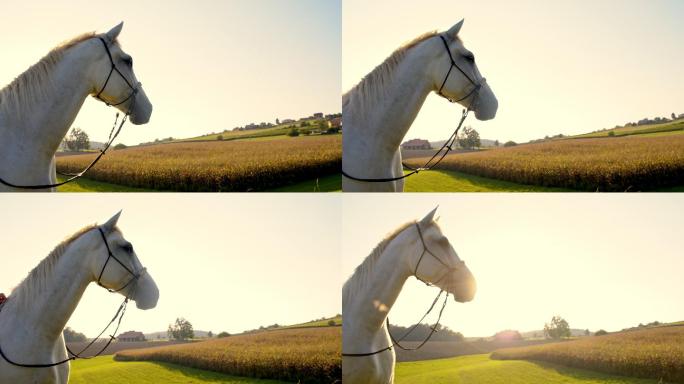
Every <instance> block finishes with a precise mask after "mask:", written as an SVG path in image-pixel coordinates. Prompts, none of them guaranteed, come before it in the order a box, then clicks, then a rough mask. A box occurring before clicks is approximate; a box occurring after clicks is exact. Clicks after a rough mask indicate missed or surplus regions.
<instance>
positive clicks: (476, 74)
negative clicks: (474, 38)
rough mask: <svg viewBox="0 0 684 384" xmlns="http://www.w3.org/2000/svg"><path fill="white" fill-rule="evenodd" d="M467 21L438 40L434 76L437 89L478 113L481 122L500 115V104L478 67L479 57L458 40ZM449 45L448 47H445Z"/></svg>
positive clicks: (436, 41)
mask: <svg viewBox="0 0 684 384" xmlns="http://www.w3.org/2000/svg"><path fill="white" fill-rule="evenodd" d="M462 26H463V20H461V21H459V22H458V23H457V24H456V25H454V26H453V27H451V28H450V29H449V30H448V31H446V32H444V33H442V34H441V35H440V36H439V40H437V39H434V40H435V42H434V44H435V47H438V48H436V50H435V53H436V56H435V58H434V61H433V62H434V63H435V65H433V66H432V67H431V69H430V76H431V78H432V81H433V87H434V89H435V90H436V91H437V92H438V93H440V94H441V95H442V96H444V97H446V98H447V99H449V100H451V101H453V102H458V103H459V104H461V105H462V106H464V107H466V108H469V109H470V110H472V111H473V112H475V117H477V119H478V120H490V119H493V118H494V117H495V116H496V111H497V109H498V107H499V102H498V101H497V100H496V96H494V92H492V89H491V88H490V87H489V84H487V81H486V80H485V78H484V77H482V75H481V74H480V70H479V69H478V68H477V64H475V55H474V54H473V53H472V52H471V51H469V50H468V49H466V48H465V46H464V45H463V42H462V41H461V39H460V38H459V37H458V33H459V31H460V30H461V27H462ZM445 42H446V44H445Z"/></svg>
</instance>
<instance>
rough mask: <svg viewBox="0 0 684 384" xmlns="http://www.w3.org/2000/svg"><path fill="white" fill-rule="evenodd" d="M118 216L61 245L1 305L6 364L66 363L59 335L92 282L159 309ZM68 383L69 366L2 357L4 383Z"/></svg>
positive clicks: (154, 291)
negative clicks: (32, 365) (46, 365)
mask: <svg viewBox="0 0 684 384" xmlns="http://www.w3.org/2000/svg"><path fill="white" fill-rule="evenodd" d="M120 214H121V212H119V213H117V214H116V215H114V217H112V218H111V219H109V221H107V222H106V223H105V224H103V225H101V226H99V227H98V226H89V227H86V228H83V229H82V230H80V231H78V232H77V233H75V234H73V235H72V236H71V237H70V238H69V239H67V240H65V241H64V242H62V243H61V244H59V245H58V246H57V247H56V248H55V249H54V250H53V251H52V252H51V253H50V255H49V256H48V257H46V258H45V259H44V260H43V261H42V262H41V263H40V264H38V266H37V267H36V268H34V269H33V271H31V273H29V275H28V276H27V277H26V279H25V280H24V281H23V282H22V283H21V284H19V285H18V286H17V287H16V288H15V289H14V290H13V292H12V294H11V295H10V296H9V297H8V298H7V300H6V301H5V303H4V304H3V305H2V306H1V307H0V349H1V350H2V352H3V354H4V355H5V356H6V357H7V358H8V359H9V360H12V361H13V362H15V363H19V364H49V363H55V362H59V361H63V360H65V359H67V351H66V349H65V343H64V338H63V337H62V331H63V329H64V326H65V325H66V323H67V321H68V320H69V317H70V316H71V314H72V313H73V312H74V310H75V309H76V306H77V305H78V302H79V301H80V299H81V296H82V295H83V293H84V292H85V290H86V288H87V287H88V285H89V284H90V283H92V282H98V283H99V284H101V285H102V286H103V287H104V288H107V289H109V290H111V291H116V292H118V293H120V294H121V295H123V296H126V297H128V298H130V299H131V300H134V301H135V303H136V306H137V307H138V308H140V309H150V308H154V307H155V306H156V305H157V300H158V299H159V290H158V289H157V285H156V284H155V282H154V280H153V279H152V277H151V276H150V275H149V274H148V273H146V269H145V268H143V266H142V264H141V263H140V260H138V256H137V255H136V254H135V252H134V251H133V246H132V245H131V243H129V242H128V241H126V240H125V239H124V237H123V235H122V233H121V231H120V230H119V229H118V228H117V227H116V222H117V220H118V219H119V215H120ZM76 353H78V352H76ZM68 380H69V363H68V362H67V363H65V364H61V365H57V366H54V367H49V368H25V367H18V366H15V365H13V364H10V363H9V362H8V361H7V360H6V359H5V358H3V357H0V383H2V384H10V383H26V384H29V383H31V384H66V383H67V382H68Z"/></svg>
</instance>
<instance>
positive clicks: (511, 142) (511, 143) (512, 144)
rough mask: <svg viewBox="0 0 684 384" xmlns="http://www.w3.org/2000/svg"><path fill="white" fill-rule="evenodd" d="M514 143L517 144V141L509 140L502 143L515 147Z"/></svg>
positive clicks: (505, 145)
mask: <svg viewBox="0 0 684 384" xmlns="http://www.w3.org/2000/svg"><path fill="white" fill-rule="evenodd" d="M516 145H518V143H516V142H515V141H510V140H509V141H507V142H505V143H504V147H515V146H516Z"/></svg>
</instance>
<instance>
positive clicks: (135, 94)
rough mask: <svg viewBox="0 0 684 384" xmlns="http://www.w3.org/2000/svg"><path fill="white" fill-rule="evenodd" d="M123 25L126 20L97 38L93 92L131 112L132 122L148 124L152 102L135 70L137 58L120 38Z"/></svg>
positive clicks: (95, 41) (94, 42)
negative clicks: (127, 50)
mask: <svg viewBox="0 0 684 384" xmlns="http://www.w3.org/2000/svg"><path fill="white" fill-rule="evenodd" d="M122 28H123V22H121V23H120V24H119V25H117V26H116V27H114V28H112V29H111V30H110V31H109V32H107V33H104V34H101V35H97V36H96V37H97V38H96V39H93V44H96V45H94V46H96V47H97V48H96V49H97V56H96V57H97V60H96V65H95V66H94V69H93V73H92V74H91V77H92V79H93V82H94V86H93V89H92V94H93V96H95V97H97V98H98V99H100V100H102V101H104V102H105V103H107V105H111V106H113V107H116V108H117V109H118V110H120V111H121V112H123V113H129V114H130V120H131V123H133V124H145V123H147V122H148V121H150V116H151V115H152V104H151V103H150V100H149V99H148V98H147V95H146V94H145V90H144V89H143V88H142V85H141V84H140V82H139V81H138V78H137V77H136V76H135V72H133V58H132V57H131V55H129V54H127V53H126V52H124V51H123V50H122V49H121V46H120V45H119V43H118V42H117V37H118V36H119V33H121V29H122Z"/></svg>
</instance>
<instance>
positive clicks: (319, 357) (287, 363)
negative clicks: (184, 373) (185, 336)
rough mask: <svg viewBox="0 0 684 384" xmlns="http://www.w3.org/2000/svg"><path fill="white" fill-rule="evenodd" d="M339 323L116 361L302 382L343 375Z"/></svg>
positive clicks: (140, 352)
mask: <svg viewBox="0 0 684 384" xmlns="http://www.w3.org/2000/svg"><path fill="white" fill-rule="evenodd" d="M341 354H342V327H317V328H302V329H285V330H275V331H265V332H257V333H253V334H243V335H236V336H230V337H226V338H222V339H214V340H209V341H203V342H197V343H189V344H181V345H172V346H164V347H156V348H147V349H135V350H128V351H121V352H118V353H117V354H116V356H115V359H116V360H118V361H139V360H147V361H150V360H151V361H161V362H168V363H174V364H180V365H184V366H188V367H192V368H199V369H205V370H211V371H216V372H222V373H227V374H231V375H238V376H249V377H256V378H262V379H276V380H284V381H291V382H294V383H302V384H307V383H311V384H330V383H334V382H339V381H341V377H342V361H341Z"/></svg>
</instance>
